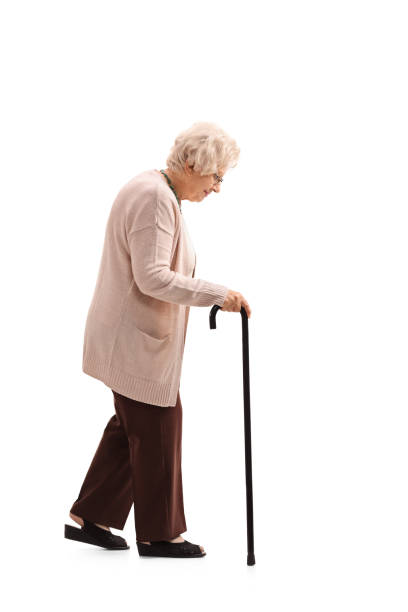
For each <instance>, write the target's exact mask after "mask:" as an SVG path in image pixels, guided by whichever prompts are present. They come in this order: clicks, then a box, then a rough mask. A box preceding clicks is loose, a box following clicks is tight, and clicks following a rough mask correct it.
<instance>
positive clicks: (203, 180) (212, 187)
mask: <svg viewBox="0 0 408 612" xmlns="http://www.w3.org/2000/svg"><path fill="white" fill-rule="evenodd" d="M217 176H219V177H220V178H222V177H223V176H224V170H220V171H219V172H217ZM220 188H221V183H219V182H218V181H217V178H216V175H215V174H205V175H203V176H201V175H200V174H199V173H198V172H194V170H193V169H192V168H190V169H189V174H188V180H187V185H186V191H188V195H187V196H186V199H188V200H190V201H193V202H201V201H202V200H204V198H205V197H207V195H209V194H210V193H212V192H213V191H215V192H216V193H218V192H219V190H220Z"/></svg>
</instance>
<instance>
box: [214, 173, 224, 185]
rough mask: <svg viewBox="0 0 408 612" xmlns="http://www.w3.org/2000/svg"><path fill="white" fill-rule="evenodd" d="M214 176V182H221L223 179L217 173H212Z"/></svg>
mask: <svg viewBox="0 0 408 612" xmlns="http://www.w3.org/2000/svg"><path fill="white" fill-rule="evenodd" d="M214 176H215V179H216V181H215V184H218V183H222V181H223V180H224V179H223V178H222V177H221V176H218V174H214Z"/></svg>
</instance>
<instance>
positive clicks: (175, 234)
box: [82, 169, 228, 406]
mask: <svg viewBox="0 0 408 612" xmlns="http://www.w3.org/2000/svg"><path fill="white" fill-rule="evenodd" d="M196 261H197V258H196V253H195V250H194V247H193V245H192V242H191V239H190V236H189V233H188V230H187V226H186V223H185V221H184V218H183V215H182V214H181V213H180V209H179V206H178V203H177V199H176V197H175V195H174V193H173V191H172V190H171V189H170V187H169V185H168V184H167V182H166V179H165V178H164V176H163V175H162V174H161V173H160V172H159V171H158V170H156V169H151V170H146V171H144V172H141V173H140V174H138V175H136V176H135V177H134V178H132V179H131V180H130V181H129V182H128V183H126V184H125V185H124V186H123V187H122V189H120V191H119V193H118V194H117V196H116V198H115V201H114V202H113V205H112V208H111V211H110V215H109V218H108V221H107V225H106V230H105V239H104V245H103V252H102V258H101V262H100V267H99V273H98V276H97V280H96V286H95V290H94V294H93V298H92V301H91V304H90V307H89V310H88V315H87V319H86V325H85V333H84V346H83V362H82V370H83V371H84V372H85V373H86V374H88V375H89V376H92V377H94V378H97V379H99V380H101V381H102V382H103V383H105V384H106V385H107V386H108V387H110V388H111V389H113V390H114V391H116V392H118V393H120V394H121V395H125V396H126V397H130V398H132V399H135V400H139V401H141V402H146V403H149V404H155V405H158V406H174V405H175V404H176V401H177V392H178V390H179V385H180V377H181V369H182V361H183V353H184V345H185V338H186V332H187V323H188V316H189V310H190V306H212V305H213V304H218V305H219V306H222V305H223V303H224V300H225V297H226V295H227V292H228V288H227V287H226V286H224V285H219V284H216V283H212V282H209V281H206V280H203V279H199V278H194V275H195V269H196Z"/></svg>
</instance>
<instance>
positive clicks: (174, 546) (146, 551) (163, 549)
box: [136, 540, 207, 558]
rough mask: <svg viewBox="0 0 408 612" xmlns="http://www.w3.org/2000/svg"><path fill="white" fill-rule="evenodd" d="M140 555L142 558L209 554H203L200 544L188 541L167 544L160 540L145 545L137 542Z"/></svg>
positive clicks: (202, 555)
mask: <svg viewBox="0 0 408 612" xmlns="http://www.w3.org/2000/svg"><path fill="white" fill-rule="evenodd" d="M136 544H137V549H138V551H139V555H140V556H141V557H185V558H187V557H205V555H206V554H207V553H206V552H203V551H202V550H201V548H200V547H199V545H198V544H192V543H191V542H188V541H187V540H184V542H167V540H160V541H157V542H151V543H150V544H143V543H142V542H136Z"/></svg>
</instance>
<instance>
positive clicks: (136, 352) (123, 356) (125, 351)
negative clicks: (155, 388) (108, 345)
mask: <svg viewBox="0 0 408 612" xmlns="http://www.w3.org/2000/svg"><path fill="white" fill-rule="evenodd" d="M173 338H175V336H174V335H173V334H167V335H166V336H164V337H163V338H156V337H155V336H151V335H150V334H148V333H146V332H145V331H143V330H142V329H139V328H138V327H136V326H135V325H132V326H131V327H130V326H121V327H120V329H119V330H118V336H117V341H116V345H115V350H114V354H113V357H112V365H113V366H114V367H115V366H119V367H120V369H122V370H125V371H126V372H127V373H128V374H131V375H132V376H134V377H135V378H144V379H147V380H151V381H158V382H165V381H166V379H168V377H169V376H171V373H172V371H173V369H174V362H175V354H174V352H175V347H174V342H173V341H172V340H173ZM176 353H177V351H176ZM115 362H116V363H115Z"/></svg>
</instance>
